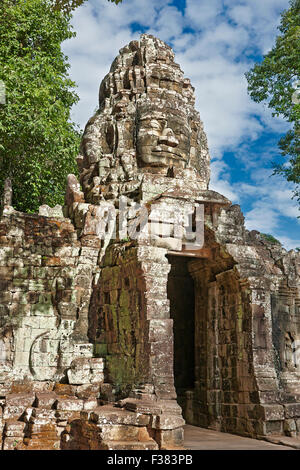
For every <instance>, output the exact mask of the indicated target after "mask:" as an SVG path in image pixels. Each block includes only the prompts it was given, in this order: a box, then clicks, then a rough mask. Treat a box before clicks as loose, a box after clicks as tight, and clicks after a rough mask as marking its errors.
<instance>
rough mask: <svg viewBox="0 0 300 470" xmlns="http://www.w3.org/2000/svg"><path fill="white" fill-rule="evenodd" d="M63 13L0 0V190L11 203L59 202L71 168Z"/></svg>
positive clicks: (73, 145)
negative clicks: (1, 91)
mask: <svg viewBox="0 0 300 470" xmlns="http://www.w3.org/2000/svg"><path fill="white" fill-rule="evenodd" d="M69 22H70V16H69V15H68V14H65V13H62V12H60V11H57V10H56V11H53V8H52V5H51V1H50V0H2V1H1V4H0V81H1V80H2V81H3V82H4V84H5V88H6V104H2V105H1V104H0V191H1V190H3V183H4V180H5V178H7V177H10V178H11V180H12V184H13V205H14V207H15V208H16V209H18V210H21V211H27V212H35V211H37V209H38V207H39V205H41V204H48V205H50V206H53V205H55V204H61V203H62V202H63V197H64V192H65V185H66V175H67V174H68V173H74V172H76V171H77V170H76V160H75V157H76V153H77V149H78V145H79V140H80V134H79V131H78V129H77V128H76V126H75V124H74V123H72V122H70V109H71V107H72V106H73V104H75V103H76V102H77V101H78V97H77V95H76V93H75V92H74V86H75V84H74V83H73V82H72V81H71V80H70V78H69V76H68V68H69V65H68V63H67V57H66V56H64V54H63V53H62V51H61V43H62V42H63V41H64V40H66V39H68V38H71V37H73V36H74V33H73V32H72V31H71V29H70V24H69Z"/></svg>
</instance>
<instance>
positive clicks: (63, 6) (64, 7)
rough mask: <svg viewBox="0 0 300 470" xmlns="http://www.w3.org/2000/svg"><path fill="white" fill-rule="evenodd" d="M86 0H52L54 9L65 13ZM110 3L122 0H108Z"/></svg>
mask: <svg viewBox="0 0 300 470" xmlns="http://www.w3.org/2000/svg"><path fill="white" fill-rule="evenodd" d="M86 1H87V0H52V2H53V5H54V9H55V10H60V11H63V12H66V13H70V12H71V11H73V10H75V8H77V7H79V6H80V5H82V4H83V3H85V2H86ZM108 1H109V2H111V3H115V4H116V5H118V3H122V0H108Z"/></svg>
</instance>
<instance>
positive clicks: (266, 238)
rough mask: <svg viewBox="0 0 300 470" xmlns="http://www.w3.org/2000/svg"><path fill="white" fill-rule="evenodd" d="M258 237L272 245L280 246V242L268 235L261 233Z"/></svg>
mask: <svg viewBox="0 0 300 470" xmlns="http://www.w3.org/2000/svg"><path fill="white" fill-rule="evenodd" d="M260 236H261V237H262V238H263V239H264V240H266V241H267V242H269V243H272V244H273V245H281V243H280V241H279V240H277V238H275V237H273V235H270V234H269V233H261V234H260Z"/></svg>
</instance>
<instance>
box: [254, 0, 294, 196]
mask: <svg viewBox="0 0 300 470" xmlns="http://www.w3.org/2000/svg"><path fill="white" fill-rule="evenodd" d="M279 31H280V34H279V35H278V36H277V38H276V42H275V45H274V47H273V48H272V50H271V51H270V52H268V54H266V55H265V56H264V58H263V61H262V63H260V64H256V65H255V66H254V67H253V68H252V69H251V70H250V71H249V72H248V73H246V78H247V80H248V92H249V94H250V96H251V98H252V99H253V100H254V101H256V102H257V103H259V102H262V101H266V102H267V103H268V107H269V108H271V109H272V112H273V116H283V118H284V119H285V120H286V121H287V122H288V123H290V125H291V128H290V129H289V130H288V132H287V133H286V134H285V135H284V136H283V137H282V138H281V139H280V141H279V148H280V150H281V154H282V156H284V157H286V158H287V161H285V163H284V164H282V165H280V164H275V163H273V166H274V173H280V174H283V175H284V176H285V177H286V179H287V180H288V181H291V182H293V183H295V185H296V186H295V191H294V194H295V197H296V198H297V199H298V201H299V203H300V99H299V98H300V82H299V80H300V0H290V7H289V8H288V9H287V10H285V11H284V12H283V13H282V15H281V23H280V26H279ZM295 88H296V89H295Z"/></svg>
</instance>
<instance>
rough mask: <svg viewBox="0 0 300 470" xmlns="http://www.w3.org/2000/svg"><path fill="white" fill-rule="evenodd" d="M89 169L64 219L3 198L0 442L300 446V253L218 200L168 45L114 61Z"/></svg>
mask: <svg viewBox="0 0 300 470" xmlns="http://www.w3.org/2000/svg"><path fill="white" fill-rule="evenodd" d="M77 161H78V166H79V173H80V182H79V181H78V180H77V179H76V177H75V176H74V175H69V177H68V183H67V190H66V197H65V206H64V207H63V208H61V207H58V206H57V207H55V208H53V209H51V208H49V207H47V206H41V208H40V211H39V214H34V215H32V214H24V213H20V212H17V211H15V210H14V209H13V207H12V206H11V192H12V189H11V186H10V184H9V181H7V184H6V187H5V193H4V199H3V207H2V216H1V219H0V286H1V289H0V405H1V407H0V438H1V442H2V448H3V449H172V448H180V447H181V446H182V444H183V425H184V423H185V422H187V423H190V424H193V425H196V426H202V427H209V428H212V429H216V430H221V431H225V432H231V433H237V434H241V435H244V436H251V437H254V438H263V437H266V436H269V435H274V434H275V435H284V434H285V435H288V436H292V437H295V436H297V435H299V434H300V254H299V253H296V252H295V251H293V250H291V251H289V252H287V251H286V250H284V249H283V248H282V247H281V245H279V244H276V243H275V244H274V243H271V242H270V241H268V240H267V239H265V238H264V237H263V236H262V235H261V234H260V233H259V232H255V231H252V232H249V231H247V230H246V229H245V227H244V217H243V215H242V213H241V211H240V208H239V206H237V205H232V204H231V202H230V201H229V200H228V199H226V198H225V197H224V196H222V195H220V194H218V193H216V192H214V191H212V190H210V189H209V178H210V163H209V161H210V157H209V151H208V145H207V140H206V136H205V133H204V129H203V124H202V122H201V120H200V116H199V114H198V112H197V111H196V110H195V108H194V93H193V88H192V86H191V84H190V81H189V80H188V79H186V78H184V76H183V72H182V71H181V69H180V67H179V66H178V65H177V64H176V63H175V62H174V54H173V52H172V50H171V49H170V48H169V47H168V46H167V45H166V44H164V43H163V42H162V41H160V40H159V39H157V38H155V37H153V36H150V35H142V36H141V37H140V39H139V40H138V41H132V42H131V43H130V44H129V45H128V46H126V47H124V48H123V49H121V50H120V53H119V55H118V56H117V57H116V59H115V60H114V62H113V64H112V66H111V69H110V72H109V73H108V75H107V76H106V77H105V78H104V80H103V81H102V83H101V86H100V92H99V109H98V111H97V112H96V114H95V115H94V116H93V117H92V118H91V119H90V120H89V122H88V123H87V126H86V128H85V131H84V135H83V138H82V144H81V148H80V153H79V156H78V159H77ZM124 220H125V222H126V223H124ZM199 228H200V229H201V230H200V232H201V233H200V232H199ZM198 232H199V233H198ZM197 234H198V235H199V234H200V235H201V236H200V237H198V238H197ZM193 236H194V239H193Z"/></svg>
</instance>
